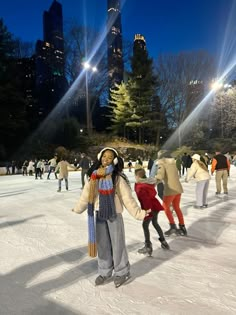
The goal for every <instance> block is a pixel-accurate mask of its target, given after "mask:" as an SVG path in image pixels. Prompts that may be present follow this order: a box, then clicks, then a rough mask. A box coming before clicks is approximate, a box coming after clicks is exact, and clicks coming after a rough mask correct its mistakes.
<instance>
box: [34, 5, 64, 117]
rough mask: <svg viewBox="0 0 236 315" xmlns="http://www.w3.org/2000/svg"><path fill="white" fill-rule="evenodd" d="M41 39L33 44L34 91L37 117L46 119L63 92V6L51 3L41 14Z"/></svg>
mask: <svg viewBox="0 0 236 315" xmlns="http://www.w3.org/2000/svg"><path fill="white" fill-rule="evenodd" d="M43 34H44V38H43V40H38V41H37V43H36V88H37V91H38V101H39V115H42V117H45V116H46V115H47V114H48V113H49V112H50V111H51V110H52V109H53V107H54V106H55V105H56V104H57V102H58V101H59V100H60V99H61V97H62V96H63V94H64V92H65V87H66V80H65V71H64V64H65V62H64V38H63V17H62V5H61V4H60V3H59V2H57V1H56V0H54V1H53V3H52V5H51V7H50V9H49V10H48V11H45V12H44V14H43Z"/></svg>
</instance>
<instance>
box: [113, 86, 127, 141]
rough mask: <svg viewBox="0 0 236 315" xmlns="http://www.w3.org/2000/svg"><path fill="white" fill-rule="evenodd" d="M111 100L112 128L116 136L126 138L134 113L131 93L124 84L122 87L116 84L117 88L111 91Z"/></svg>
mask: <svg viewBox="0 0 236 315" xmlns="http://www.w3.org/2000/svg"><path fill="white" fill-rule="evenodd" d="M110 99H111V100H110V104H111V106H110V108H111V111H112V115H111V117H112V118H111V121H112V123H113V124H112V126H111V127H110V128H111V129H112V130H113V132H115V134H117V135H119V136H123V137H124V138H126V137H127V136H128V133H127V131H126V127H127V126H128V122H129V121H130V118H131V116H132V114H133V113H132V108H131V103H130V96H129V92H128V90H127V86H126V84H125V83H124V82H122V83H121V84H120V85H119V84H116V85H115V88H114V89H111V90H110Z"/></svg>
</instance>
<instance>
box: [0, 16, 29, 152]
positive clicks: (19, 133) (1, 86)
mask: <svg viewBox="0 0 236 315" xmlns="http://www.w3.org/2000/svg"><path fill="white" fill-rule="evenodd" d="M15 44H16V42H15V40H14V38H13V36H12V34H11V33H9V32H8V30H7V27H6V26H5V25H4V23H3V20H2V19H1V20H0V104H1V106H0V117H1V120H0V143H1V144H2V146H3V148H4V150H5V151H6V153H7V155H8V156H9V154H11V153H13V152H14V151H15V149H16V147H17V146H19V145H20V144H21V143H22V141H23V140H24V138H25V136H26V134H27V129H28V124H27V121H26V110H25V105H26V100H25V99H24V95H23V91H22V89H21V82H20V76H19V75H18V72H17V60H16V59H15V58H14V55H15Z"/></svg>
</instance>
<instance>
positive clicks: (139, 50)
mask: <svg viewBox="0 0 236 315" xmlns="http://www.w3.org/2000/svg"><path fill="white" fill-rule="evenodd" d="M131 69H132V71H131V73H130V80H129V82H128V86H127V87H128V91H129V94H130V102H131V104H132V107H133V115H132V117H133V120H132V121H131V122H129V123H128V126H130V127H133V128H135V129H137V130H138V134H139V136H138V140H139V143H142V142H143V140H144V138H145V133H147V131H148V130H149V131H150V130H156V129H157V126H158V120H157V116H158V115H157V112H156V110H157V106H156V104H154V99H155V100H156V87H157V79H156V77H155V75H154V73H153V60H152V59H151V58H149V57H148V52H147V50H146V49H144V48H143V47H142V46H140V45H135V46H134V53H133V56H132V58H131ZM153 128H154V129H153Z"/></svg>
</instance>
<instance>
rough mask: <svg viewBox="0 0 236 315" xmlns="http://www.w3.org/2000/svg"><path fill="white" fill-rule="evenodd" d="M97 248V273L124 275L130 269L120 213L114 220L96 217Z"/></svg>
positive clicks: (108, 275) (107, 275)
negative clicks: (103, 219)
mask: <svg viewBox="0 0 236 315" xmlns="http://www.w3.org/2000/svg"><path fill="white" fill-rule="evenodd" d="M96 237H97V249H98V273H99V275H101V276H103V277H110V276H112V272H113V270H114V275H115V276H123V275H126V274H127V273H128V272H129V270H130V264H129V259H128V253H127V249H126V245H125V230H124V222H123V217H122V214H120V213H118V214H117V217H116V219H115V220H114V221H112V222H111V221H109V220H107V221H102V220H99V219H98V218H97V219H96Z"/></svg>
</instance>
